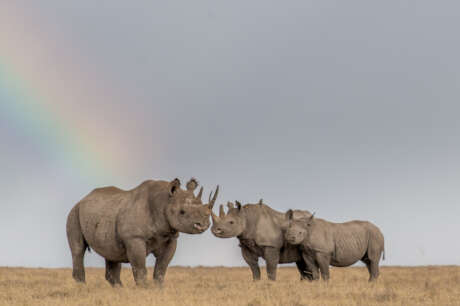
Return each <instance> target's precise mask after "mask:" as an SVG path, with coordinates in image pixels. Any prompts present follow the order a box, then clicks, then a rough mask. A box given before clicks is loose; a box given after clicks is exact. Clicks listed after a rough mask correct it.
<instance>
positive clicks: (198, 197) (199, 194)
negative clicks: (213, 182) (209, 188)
mask: <svg viewBox="0 0 460 306" xmlns="http://www.w3.org/2000/svg"><path fill="white" fill-rule="evenodd" d="M202 195H203V186H201V188H200V192H198V195H197V196H196V198H197V199H199V200H201V196H202Z"/></svg>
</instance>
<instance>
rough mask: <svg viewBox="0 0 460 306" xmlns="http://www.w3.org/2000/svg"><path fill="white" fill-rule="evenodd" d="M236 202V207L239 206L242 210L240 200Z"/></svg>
mask: <svg viewBox="0 0 460 306" xmlns="http://www.w3.org/2000/svg"><path fill="white" fill-rule="evenodd" d="M235 204H236V208H238V210H241V203H240V202H238V201H235Z"/></svg>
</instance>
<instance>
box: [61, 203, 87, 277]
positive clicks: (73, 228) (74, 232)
mask: <svg viewBox="0 0 460 306" xmlns="http://www.w3.org/2000/svg"><path fill="white" fill-rule="evenodd" d="M78 207H79V206H78V205H76V206H75V207H74V208H72V210H71V211H70V213H69V216H68V217H67V225H66V229H67V240H68V242H69V247H70V251H71V253H72V266H73V270H72V276H73V278H74V279H75V280H76V281H77V282H82V283H84V282H85V267H84V265H83V258H84V256H85V252H86V249H87V248H88V244H87V243H86V241H85V238H84V237H83V233H82V231H81V227H80V218H79V217H78Z"/></svg>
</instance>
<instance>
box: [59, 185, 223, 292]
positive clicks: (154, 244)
mask: <svg viewBox="0 0 460 306" xmlns="http://www.w3.org/2000/svg"><path fill="white" fill-rule="evenodd" d="M180 185H181V183H180V181H179V179H177V178H176V179H174V180H172V181H170V182H168V181H161V180H157V181H155V180H148V181H145V182H143V183H142V184H140V185H139V186H138V187H136V188H134V189H132V190H128V191H124V190H121V189H119V188H116V187H104V188H98V189H95V190H93V191H92V192H91V193H90V194H88V195H87V196H86V197H84V198H83V199H82V200H81V201H80V202H78V203H77V204H76V205H75V206H74V207H73V208H72V210H71V211H70V213H69V215H68V217H67V240H68V242H69V246H70V250H71V253H72V263H73V278H74V279H75V280H76V281H78V282H85V269H84V266H83V257H84V255H85V252H86V250H87V249H89V248H91V249H93V250H94V251H95V252H96V253H98V254H99V255H101V256H102V257H104V258H105V265H106V272H105V278H106V279H107V281H108V282H109V283H110V284H111V285H112V286H115V285H121V281H120V270H121V263H127V262H129V263H130V264H131V267H132V271H133V275H134V279H135V281H136V284H137V285H144V284H145V280H146V273H147V270H146V266H145V258H146V256H147V255H149V254H153V255H154V256H155V257H156V261H155V269H154V274H153V278H154V280H155V281H157V282H158V283H160V284H161V283H162V282H163V280H164V277H165V274H166V269H167V267H168V265H169V263H170V261H171V259H172V257H173V256H174V253H175V251H176V245H177V238H178V236H179V232H183V233H188V234H200V233H202V232H204V231H205V230H206V229H208V227H209V225H210V220H209V216H210V214H211V211H212V208H213V206H214V203H215V202H216V199H217V194H218V193H219V186H217V188H216V191H215V193H214V196H213V197H212V192H211V194H210V195H209V201H208V203H207V204H204V205H203V203H202V201H201V197H202V194H203V187H201V189H200V191H199V193H198V195H196V196H195V194H194V191H195V189H196V188H197V187H198V181H197V180H196V179H194V178H192V179H190V181H189V182H188V183H187V184H186V190H183V189H181V188H180ZM211 197H212V198H211Z"/></svg>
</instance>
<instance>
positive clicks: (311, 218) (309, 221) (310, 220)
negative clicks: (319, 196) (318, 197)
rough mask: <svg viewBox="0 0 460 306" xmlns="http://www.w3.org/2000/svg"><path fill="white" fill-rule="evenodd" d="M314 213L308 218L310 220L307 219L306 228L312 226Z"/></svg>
mask: <svg viewBox="0 0 460 306" xmlns="http://www.w3.org/2000/svg"><path fill="white" fill-rule="evenodd" d="M315 214H316V213H315V212H314V213H313V214H312V215H311V216H310V218H308V221H307V226H311V225H312V224H313V218H314V217H315Z"/></svg>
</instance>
